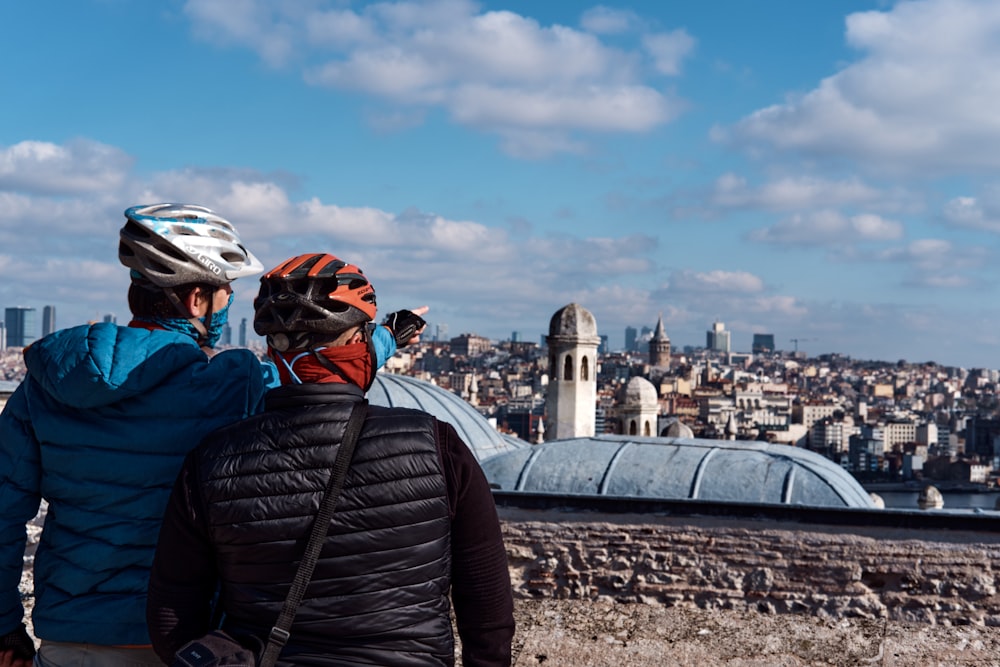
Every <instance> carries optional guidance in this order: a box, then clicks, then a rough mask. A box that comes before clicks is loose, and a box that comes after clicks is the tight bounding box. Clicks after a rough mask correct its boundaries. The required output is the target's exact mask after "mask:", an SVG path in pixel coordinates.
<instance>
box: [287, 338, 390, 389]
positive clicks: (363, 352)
mask: <svg viewBox="0 0 1000 667" xmlns="http://www.w3.org/2000/svg"><path fill="white" fill-rule="evenodd" d="M267 354H268V356H269V357H271V359H272V360H273V361H274V364H275V365H276V366H277V367H278V376H279V377H280V378H281V384H308V383H315V384H323V383H327V382H339V383H341V384H347V383H350V384H353V385H357V386H358V387H361V388H362V389H364V390H365V391H368V387H369V386H370V385H371V382H372V380H373V379H374V377H375V371H376V368H375V356H374V355H373V354H372V351H371V349H370V348H369V345H368V343H365V342H363V343H352V344H350V345H337V346H335V347H327V348H317V349H315V350H306V351H302V350H294V351H291V352H278V351H277V350H275V349H274V348H271V347H269V348H267ZM317 354H319V355H322V356H323V358H324V359H325V360H327V362H328V364H323V363H322V362H321V361H319V360H318V359H316V355H317ZM328 365H332V368H327V366H328ZM334 368H335V369H336V370H333V369H334ZM338 371H339V372H338Z"/></svg>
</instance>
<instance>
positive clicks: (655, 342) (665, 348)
mask: <svg viewBox="0 0 1000 667" xmlns="http://www.w3.org/2000/svg"><path fill="white" fill-rule="evenodd" d="M649 365H650V366H669V365H670V338H668V337H667V333H666V331H664V330H663V313H660V319H658V320H657V321H656V331H654V332H653V337H652V338H650V339H649Z"/></svg>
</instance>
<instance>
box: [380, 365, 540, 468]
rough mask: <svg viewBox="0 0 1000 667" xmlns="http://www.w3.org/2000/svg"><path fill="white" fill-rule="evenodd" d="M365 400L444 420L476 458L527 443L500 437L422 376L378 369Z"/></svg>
mask: <svg viewBox="0 0 1000 667" xmlns="http://www.w3.org/2000/svg"><path fill="white" fill-rule="evenodd" d="M368 401H369V402H370V403H371V404H372V405H381V406H384V407H396V408H416V409H417V410H423V411H424V412H428V413H430V414H432V415H434V416H435V417H437V418H438V419H440V420H441V421H444V422H448V423H449V424H451V425H452V426H454V427H455V430H456V431H457V432H458V435H459V437H461V438H462V440H463V441H464V442H465V444H467V445H468V446H469V449H471V450H472V453H473V454H475V456H476V458H477V459H478V460H479V461H480V462H482V461H485V460H486V459H488V458H490V457H493V456H496V455H498V454H503V453H505V452H510V451H513V450H514V449H516V448H518V447H519V446H521V445H523V446H524V447H528V446H529V445H528V443H526V442H523V441H520V440H517V439H516V438H508V437H504V436H503V435H501V434H500V433H499V432H498V431H497V430H496V429H495V428H493V426H491V425H490V423H489V422H488V421H487V420H486V418H485V417H483V416H482V415H481V414H479V413H478V412H476V409H475V408H473V407H472V406H471V405H469V404H468V403H467V402H465V401H464V400H462V399H461V398H460V397H459V396H457V395H455V394H453V393H451V392H450V391H445V390H444V389H442V388H441V387H438V386H437V385H435V384H431V383H430V382H427V381H425V380H418V379H416V378H412V377H408V376H406V375H393V374H391V373H384V372H383V373H378V374H376V375H375V383H374V384H372V387H371V389H369V390H368ZM518 443H521V444H518Z"/></svg>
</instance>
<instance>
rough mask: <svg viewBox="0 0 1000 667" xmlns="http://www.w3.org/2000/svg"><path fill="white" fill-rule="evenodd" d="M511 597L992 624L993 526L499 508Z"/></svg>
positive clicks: (998, 605) (998, 556) (999, 620)
mask: <svg viewBox="0 0 1000 667" xmlns="http://www.w3.org/2000/svg"><path fill="white" fill-rule="evenodd" d="M499 511H500V515H501V519H502V521H503V530H504V535H505V540H506V544H507V551H508V555H509V560H510V571H511V577H512V579H513V585H514V590H515V595H516V596H517V597H519V598H522V599H559V600H591V601H615V602H642V603H647V604H651V605H660V606H664V607H685V608H698V609H708V610H711V609H729V610H738V611H758V612H763V613H767V614H783V613H800V614H812V615H816V616H820V617H826V618H868V619H888V620H891V621H903V622H918V623H930V624H941V625H969V624H974V625H985V626H1000V596H998V594H997V584H998V576H1000V535H998V534H997V533H994V532H990V531H981V532H980V531H966V530H963V531H953V530H945V529H934V530H927V531H924V530H913V529H898V530H897V529H892V528H886V527H884V526H871V527H865V526H803V525H802V524H800V523H791V524H789V523H787V522H782V521H773V520H755V519H748V518H739V517H734V518H718V517H698V516H688V517H672V516H651V515H611V514H596V513H585V514H580V513H566V512H558V511H553V510H525V509H517V508H510V507H500V508H499Z"/></svg>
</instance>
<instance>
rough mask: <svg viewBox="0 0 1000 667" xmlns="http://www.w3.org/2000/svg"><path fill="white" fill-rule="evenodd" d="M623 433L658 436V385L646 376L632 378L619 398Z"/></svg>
mask: <svg viewBox="0 0 1000 667" xmlns="http://www.w3.org/2000/svg"><path fill="white" fill-rule="evenodd" d="M619 404H620V406H621V407H620V414H621V420H622V434H623V435H639V436H656V435H658V433H657V432H656V426H657V417H658V415H659V412H660V404H659V401H658V400H657V397H656V387H654V386H653V383H652V382H650V381H649V380H647V379H646V378H644V377H639V376H638V375H637V376H635V377H633V378H631V379H630V380H629V381H628V384H626V385H625V388H624V390H623V391H622V393H621V396H620V398H619Z"/></svg>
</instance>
